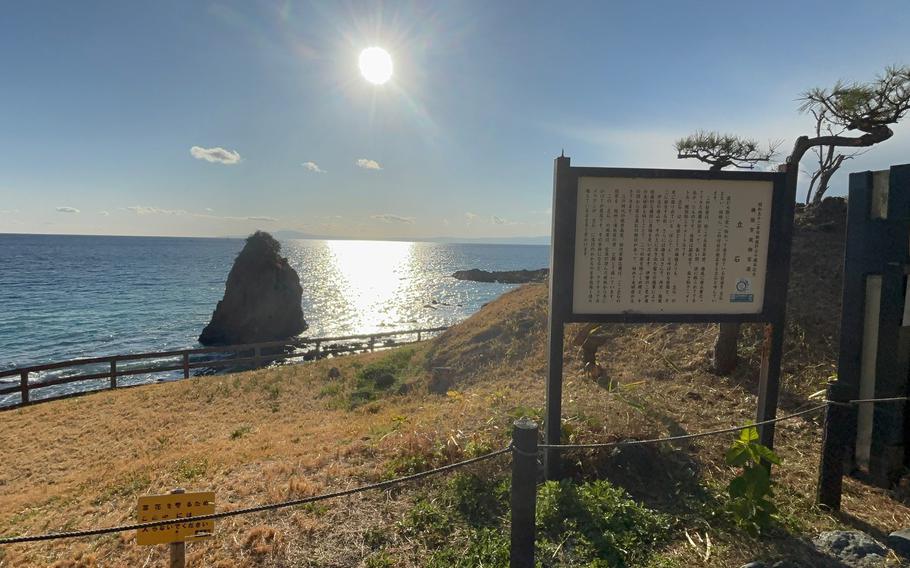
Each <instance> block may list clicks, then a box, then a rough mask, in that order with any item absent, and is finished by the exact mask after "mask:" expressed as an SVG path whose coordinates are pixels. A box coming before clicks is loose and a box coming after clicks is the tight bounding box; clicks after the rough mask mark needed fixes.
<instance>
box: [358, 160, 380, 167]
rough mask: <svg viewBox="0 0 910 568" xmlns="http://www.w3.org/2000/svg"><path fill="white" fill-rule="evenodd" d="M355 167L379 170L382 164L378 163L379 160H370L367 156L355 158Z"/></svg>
mask: <svg viewBox="0 0 910 568" xmlns="http://www.w3.org/2000/svg"><path fill="white" fill-rule="evenodd" d="M357 167H358V168H363V169H365V170H381V169H382V166H380V165H379V162H377V161H376V160H370V159H367V158H360V159H358V160H357Z"/></svg>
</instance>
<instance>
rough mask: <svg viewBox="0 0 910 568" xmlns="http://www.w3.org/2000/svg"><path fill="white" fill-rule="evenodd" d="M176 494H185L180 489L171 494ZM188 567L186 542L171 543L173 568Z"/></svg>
mask: <svg viewBox="0 0 910 568" xmlns="http://www.w3.org/2000/svg"><path fill="white" fill-rule="evenodd" d="M176 493H185V491H184V490H183V489H180V488H179V487H178V488H177V489H174V490H173V491H171V494H172V495H173V494H176ZM185 566H186V543H185V542H172V543H171V568H185Z"/></svg>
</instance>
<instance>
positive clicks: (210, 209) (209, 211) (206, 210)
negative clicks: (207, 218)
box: [203, 207, 215, 213]
mask: <svg viewBox="0 0 910 568" xmlns="http://www.w3.org/2000/svg"><path fill="white" fill-rule="evenodd" d="M203 211H205V212H206V213H214V212H215V210H214V209H212V208H211V207H206V208H205V209H203Z"/></svg>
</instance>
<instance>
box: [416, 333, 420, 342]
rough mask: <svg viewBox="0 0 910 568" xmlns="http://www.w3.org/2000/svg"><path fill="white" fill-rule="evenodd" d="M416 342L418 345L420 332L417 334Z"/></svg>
mask: <svg viewBox="0 0 910 568" xmlns="http://www.w3.org/2000/svg"><path fill="white" fill-rule="evenodd" d="M417 342H418V343H420V332H419V331H418V332H417Z"/></svg>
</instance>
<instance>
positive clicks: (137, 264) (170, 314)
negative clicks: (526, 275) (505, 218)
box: [0, 234, 549, 404]
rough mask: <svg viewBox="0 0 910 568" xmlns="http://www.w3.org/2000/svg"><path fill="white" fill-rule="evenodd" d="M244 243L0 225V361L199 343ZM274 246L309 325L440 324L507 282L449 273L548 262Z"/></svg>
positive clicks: (358, 245) (355, 246) (366, 245)
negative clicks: (3, 228)
mask: <svg viewBox="0 0 910 568" xmlns="http://www.w3.org/2000/svg"><path fill="white" fill-rule="evenodd" d="M242 247H243V240H241V239H185V238H156V237H91V236H54V235H4V234H0V368H6V369H9V368H14V367H21V366H26V365H32V364H39V363H48V362H53V361H59V360H66V359H73V358H77V357H90V356H99V355H109V354H111V355H112V354H123V353H137V352H144V351H157V350H171V349H180V348H185V347H194V346H197V345H198V344H197V343H196V338H197V337H198V335H199V333H200V332H201V331H202V328H203V326H205V324H206V323H207V322H208V320H209V318H210V317H211V315H212V310H213V309H214V308H215V304H216V303H217V302H218V300H219V299H221V297H222V295H223V293H224V282H225V279H226V278H227V274H228V271H229V270H230V268H231V264H232V262H233V259H234V257H235V256H236V255H237V253H238V252H240V249H241V248H242ZM282 247H283V251H282V254H284V255H285V256H287V257H288V260H289V261H290V263H291V265H292V266H293V267H294V268H295V269H296V270H297V273H298V274H299V275H300V280H301V284H302V285H303V313H304V317H305V318H306V320H307V323H308V324H309V326H310V327H309V329H308V330H307V331H306V333H305V335H309V336H326V335H345V334H354V333H371V332H380V331H393V330H401V329H413V328H418V327H420V328H424V327H436V326H443V325H449V324H452V323H454V322H457V321H460V320H462V319H464V318H466V317H467V316H469V315H471V314H472V313H474V312H475V311H477V310H478V309H480V307H481V306H482V305H483V304H484V303H486V302H489V301H490V300H492V299H493V298H495V297H497V296H498V295H500V294H501V293H503V292H504V291H506V290H508V289H510V288H513V287H514V286H510V285H505V284H483V283H476V282H464V281H459V280H455V279H454V278H452V277H451V274H452V272H454V271H456V270H461V269H466V268H482V269H485V270H515V269H521V268H528V269H533V268H542V267H544V266H547V264H548V262H549V259H548V254H549V247H547V246H539V245H472V244H433V243H416V242H386V241H317V240H289V241H283V242H282ZM13 397H15V398H17V399H18V397H17V396H16V395H13ZM2 399H3V397H0V404H2V403H3V402H4V401H3V400H2Z"/></svg>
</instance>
